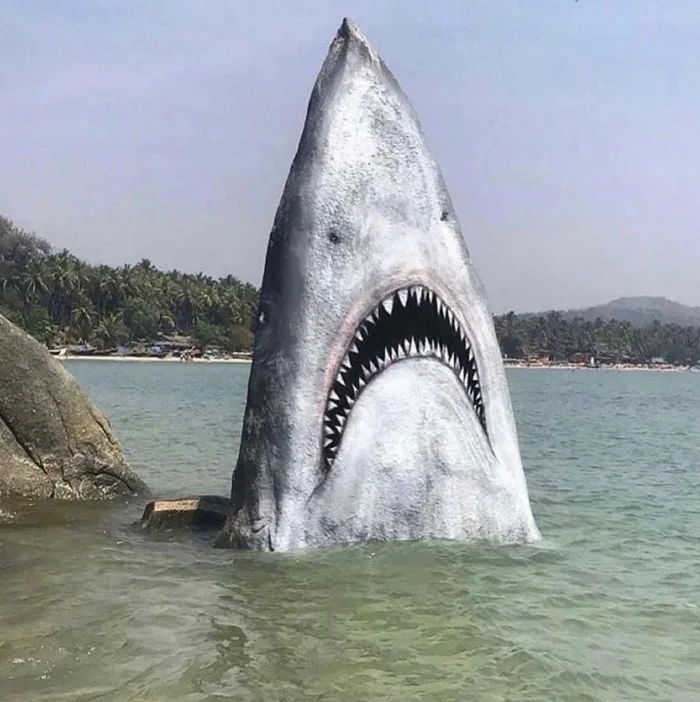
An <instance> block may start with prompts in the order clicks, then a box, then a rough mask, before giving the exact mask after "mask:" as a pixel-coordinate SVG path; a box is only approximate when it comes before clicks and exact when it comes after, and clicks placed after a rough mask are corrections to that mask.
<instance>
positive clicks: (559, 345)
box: [495, 312, 700, 365]
mask: <svg viewBox="0 0 700 702" xmlns="http://www.w3.org/2000/svg"><path fill="white" fill-rule="evenodd" d="M495 323H496V335H497V336H498V341H499V344H500V346H501V351H502V353H503V355H504V356H507V357H509V358H526V357H528V356H542V355H546V356H549V357H550V358H551V359H552V360H553V361H568V360H571V358H572V357H573V356H574V355H576V354H590V355H592V356H594V357H595V358H596V359H598V360H599V361H601V362H631V363H648V362H650V361H652V360H654V359H664V360H665V361H666V362H668V363H673V364H677V365H697V364H698V362H700V327H684V326H680V325H678V324H662V323H661V322H660V321H658V320H657V321H654V322H652V323H651V324H649V325H647V326H643V327H636V326H634V325H632V324H630V323H629V322H621V321H618V320H615V319H613V320H610V321H604V320H602V319H600V318H599V319H596V320H595V321H587V320H584V319H581V318H580V317H579V318H574V319H571V320H566V319H564V318H563V317H562V315H561V314H560V313H559V312H549V313H547V314H545V315H529V314H528V315H518V314H515V313H514V312H509V313H508V314H505V315H502V316H499V317H496V318H495Z"/></svg>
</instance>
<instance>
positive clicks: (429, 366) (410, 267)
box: [218, 19, 539, 550]
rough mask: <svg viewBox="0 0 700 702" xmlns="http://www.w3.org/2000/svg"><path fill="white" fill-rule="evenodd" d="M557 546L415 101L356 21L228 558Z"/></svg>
mask: <svg viewBox="0 0 700 702" xmlns="http://www.w3.org/2000/svg"><path fill="white" fill-rule="evenodd" d="M538 536H539V534H538V531H537V527H536V525H535V521H534V518H533V515H532V512H531V508H530V503H529V498H528V492H527V486H526V481H525V476H524V474H523V469H522V463H521V458H520V451H519V446H518V439H517V435H516V429H515V423H514V420H513V414H512V410H511V403H510V397H509V393H508V386H507V383H506V377H505V372H504V368H503V362H502V359H501V354H500V351H499V347H498V343H497V340H496V335H495V331H494V326H493V320H492V317H491V314H490V312H489V310H488V306H487V302H486V297H485V294H484V291H483V288H482V286H481V283H480V282H479V279H478V276H477V273H476V271H475V269H474V266H473V264H472V262H471V259H470V256H469V253H468V251H467V248H466V245H465V242H464V239H463V237H462V233H461V230H460V225H459V222H458V220H457V216H456V214H455V211H454V208H453V206H452V202H451V200H450V197H449V195H448V193H447V189H446V187H445V184H444V182H443V178H442V176H441V174H440V170H439V168H438V166H437V164H436V163H435V161H434V159H433V158H432V156H431V155H430V152H429V150H428V147H427V145H426V141H425V138H424V136H423V133H422V131H421V127H420V125H419V122H418V120H417V118H416V115H415V114H414V111H413V109H412V107H411V105H410V104H409V102H408V100H407V98H406V96H405V95H404V93H403V92H402V90H401V88H400V87H399V85H398V83H397V82H396V80H395V79H394V77H393V76H392V74H391V73H390V72H389V70H388V69H387V67H386V66H385V64H384V62H383V61H382V59H381V58H380V57H379V56H378V54H377V52H376V50H375V49H374V48H373V47H372V46H371V45H370V44H369V42H368V41H367V40H366V39H365V37H364V36H363V35H362V34H361V32H360V30H359V29H358V28H357V26H355V25H354V24H353V23H352V22H351V21H350V20H347V19H346V20H344V21H343V23H342V26H341V28H340V30H339V31H338V33H337V35H336V37H335V40H334V41H333V43H332V45H331V47H330V50H329V53H328V56H327V58H326V60H325V62H324V64H323V67H322V68H321V72H320V73H319V75H318V78H317V80H316V83H315V86H314V88H313V92H312V95H311V99H310V102H309V106H308V112H307V117H306V123H305V125H304V130H303V133H302V136H301V140H300V143H299V147H298V151H297V154H296V156H295V158H294V162H293V164H292V167H291V171H290V173H289V176H288V179H287V183H286V186H285V189H284V193H283V196H282V200H281V202H280V205H279V208H278V211H277V215H276V218H275V221H274V225H273V229H272V233H271V234H270V240H269V246H268V251H267V259H266V263H265V272H264V276H263V282H262V288H261V293H260V302H259V309H258V320H257V330H256V338H255V348H254V352H253V363H252V367H251V372H250V379H249V386H248V401H247V407H246V411H245V419H244V424H243V434H242V439H241V446H240V452H239V456H238V462H237V464H236V468H235V470H234V475H233V486H232V500H231V513H230V515H229V518H228V520H227V523H226V526H225V527H224V530H223V532H222V534H221V535H220V536H219V539H218V545H220V546H234V547H242V548H249V549H261V550H288V549H295V548H301V547H305V546H314V545H322V544H330V543H338V542H350V541H359V540H368V539H380V540H391V539H396V540H399V539H418V538H446V539H459V540H470V539H488V540H494V541H501V542H525V541H531V540H534V539H537V538H538Z"/></svg>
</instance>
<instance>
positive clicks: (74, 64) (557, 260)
mask: <svg viewBox="0 0 700 702" xmlns="http://www.w3.org/2000/svg"><path fill="white" fill-rule="evenodd" d="M344 14H347V15H349V16H351V17H352V18H353V19H355V21H356V22H357V23H358V24H359V25H360V27H361V28H362V29H363V31H364V32H365V34H367V36H368V37H369V39H370V40H371V41H372V42H373V43H374V44H375V45H376V46H377V47H378V49H379V51H380V53H381V54H382V56H383V57H384V59H385V61H386V62H387V64H388V65H389V67H390V69H391V70H392V71H393V73H394V74H395V75H396V77H397V79H398V80H399V82H400V83H401V84H402V86H403V88H404V90H405V91H406V92H407V94H408V96H409V98H410V99H411V101H412V102H413V104H414V106H415V108H416V110H417V112H418V114H419V116H420V118H421V121H422V124H423V127H424V130H425V132H426V134H427V136H428V139H429V142H430V145H431V147H432V149H433V151H434V153H435V155H436V157H437V160H438V162H439V163H440V165H441V168H442V170H443V172H444V174H445V178H446V181H447V184H448V188H449V190H450V192H451V195H452V198H453V200H454V202H455V206H456V208H457V212H458V214H459V217H460V220H461V222H462V227H463V230H464V233H465V237H466V239H467V243H468V245H469V247H470V250H471V253H472V256H473V258H474V260H475V262H476V265H477V268H478V269H479V271H480V273H481V277H482V278H483V279H484V282H485V284H486V288H487V291H488V293H489V298H490V301H491V306H492V308H493V310H494V311H496V312H503V311H506V310H508V309H515V310H518V311H524V310H540V309H548V308H552V307H561V308H567V307H577V306H584V305H590V304H595V303H598V302H603V301H606V300H608V299H610V298H613V297H616V296H619V295H644V294H650V295H665V296H668V297H671V298H674V299H676V300H679V301H680V302H685V303H690V304H695V305H700V194H699V193H698V190H699V189H700V39H699V37H700V3H698V0H676V1H674V2H671V1H670V0H656V1H654V0H579V1H578V2H575V0H537V2H533V1H531V0H522V1H519V2H518V1H516V0H508V1H506V0H503V1H502V2H498V1H496V0H482V1H477V0H454V1H450V0H440V1H435V2H426V1H424V0H421V1H418V0H416V1H415V2H409V1H407V0H396V1H393V2H392V1H389V0H383V1H382V2H378V1H377V0H367V1H366V2H361V1H359V0H358V1H353V0H347V1H346V2H343V3H341V2H327V1H323V0H316V1H315V2H311V1H306V0H294V1H291V0H279V1H276V2H272V1H262V0H261V1H257V0H256V1H255V2H253V1H252V0H245V1H240V2H234V1H233V0H229V1H227V2H223V1H222V2H218V1H216V0H201V1H200V2H195V1H194V0H191V1H189V2H186V1H184V0H162V1H159V0H148V1H146V0H143V1H138V2H137V1H136V0H90V1H89V2H88V1H87V0H82V1H81V0H55V1H54V2H50V1H49V0H33V1H32V2H27V1H26V0H0V166H1V167H0V213H2V214H4V215H6V216H8V217H10V218H11V219H13V220H14V221H15V222H16V223H17V224H18V225H20V226H23V227H25V228H29V229H33V230H34V231H36V232H37V233H38V234H40V235H41V236H43V237H45V238H47V239H49V241H50V242H51V243H52V244H53V245H54V246H55V247H57V248H62V247H67V248H69V249H70V250H71V251H73V252H74V253H75V254H77V255H78V256H80V257H82V258H85V259H88V260H90V261H93V262H105V263H109V264H121V263H123V262H126V261H129V262H135V261H138V260H139V259H141V258H149V259H151V260H152V261H153V262H154V263H155V264H156V265H158V266H159V267H161V268H179V269H180V270H183V271H193V272H196V271H199V270H203V271H205V272H206V273H209V274H211V275H215V276H216V275H225V274H227V273H233V274H235V275H237V276H239V277H241V278H243V279H245V280H248V281H250V282H252V283H254V284H255V285H259V283H260V280H261V277H262V269H263V263H264V256H265V250H266V246H267V237H268V233H269V229H270V226H271V223H272V219H273V217H274V213H275V209H276V207H277V203H278V200H279V197H280V194H281V190H282V187H283V184H284V180H285V178H286V175H287V171H288V168H289V165H290V163H291V159H292V157H293V155H294V152H295V149H296V145H297V141H298V138H299V135H300V132H301V127H302V124H303V120H304V115H305V111H306V104H307V101H308V97H309V93H310V90H311V87H312V85H313V82H314V79H315V77H316V73H317V71H318V69H319V68H320V66H321V63H322V61H323V58H324V56H325V54H326V51H327V49H328V46H329V43H330V42H331V40H332V38H333V36H334V34H335V32H336V30H337V27H338V25H339V23H340V21H341V19H342V16H343V15H344Z"/></svg>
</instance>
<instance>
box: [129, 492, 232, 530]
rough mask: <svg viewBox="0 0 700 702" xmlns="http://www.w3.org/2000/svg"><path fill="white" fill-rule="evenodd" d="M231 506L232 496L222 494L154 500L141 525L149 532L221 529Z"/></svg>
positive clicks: (149, 504) (149, 505)
mask: <svg viewBox="0 0 700 702" xmlns="http://www.w3.org/2000/svg"><path fill="white" fill-rule="evenodd" d="M229 506H230V501H229V499H228V498H227V497H220V496H219V495H202V496H201V497H183V498H181V499H177V500H154V501H153V502H149V503H148V504H147V505H146V509H145V510H144V511H143V516H142V517H141V526H142V527H143V528H144V529H146V530H148V531H154V530H164V529H183V528H190V529H196V530H198V531H208V530H210V529H211V530H214V529H216V530H218V529H221V528H222V527H223V525H224V522H225V521H226V516H227V514H228V510H229Z"/></svg>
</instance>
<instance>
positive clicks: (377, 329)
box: [321, 276, 492, 472]
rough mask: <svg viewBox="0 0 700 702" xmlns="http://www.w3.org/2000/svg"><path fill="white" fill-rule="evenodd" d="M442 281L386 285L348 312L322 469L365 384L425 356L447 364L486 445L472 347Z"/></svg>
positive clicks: (328, 402) (328, 399)
mask: <svg viewBox="0 0 700 702" xmlns="http://www.w3.org/2000/svg"><path fill="white" fill-rule="evenodd" d="M446 292H447V291H445V289H444V288H443V286H440V285H436V284H434V283H431V282H430V281H429V280H428V279H427V278H426V276H420V277H413V278H412V279H410V280H409V281H404V282H403V284H399V285H397V284H396V283H395V284H394V285H391V286H389V287H388V288H386V289H385V290H384V291H383V292H382V293H381V294H379V295H378V296H377V297H376V298H375V299H376V300H378V302H375V303H374V304H372V305H370V306H369V308H367V307H365V308H364V312H363V313H361V314H360V315H352V316H351V317H350V318H349V320H348V322H349V323H348V324H346V325H345V326H346V327H347V328H348V329H351V330H352V332H351V335H350V334H348V333H347V332H346V333H345V334H343V335H341V340H340V342H339V343H338V344H337V346H336V349H335V353H334V354H333V355H334V356H335V357H336V358H338V357H339V358H340V361H339V362H338V361H337V360H336V363H335V364H333V365H332V368H333V375H332V376H330V379H329V382H328V383H327V391H326V394H325V407H324V411H323V427H322V437H321V447H322V448H321V456H322V460H321V463H322V468H323V470H324V471H326V472H327V471H329V470H330V469H331V468H332V466H333V463H334V461H335V458H336V454H337V453H338V450H339V448H340V444H341V442H342V438H343V434H344V429H345V425H346V422H347V421H348V419H349V417H350V415H351V413H352V409H353V407H354V405H355V403H356V402H357V401H358V399H359V397H360V395H361V394H362V392H363V391H364V389H365V387H366V386H367V385H368V384H369V383H371V382H372V381H373V380H374V379H375V378H376V377H377V376H378V375H379V374H380V373H382V372H383V371H384V370H385V369H386V368H388V367H389V366H391V365H392V364H394V363H399V362H402V361H405V360H409V359H429V360H431V359H432V360H434V361H436V362H439V363H442V364H443V365H445V366H447V367H448V368H449V369H450V370H451V371H452V372H453V373H454V375H455V378H456V380H457V382H458V383H459V384H460V385H461V387H462V388H463V390H464V393H465V402H466V403H467V404H468V405H469V406H470V407H471V408H472V410H473V412H474V413H475V415H476V418H477V419H478V422H479V425H480V427H481V429H482V431H483V435H484V438H485V440H486V442H487V444H488V447H489V449H490V450H492V449H491V445H490V438H489V431H488V426H487V422H486V409H485V402H484V396H483V390H482V383H481V377H480V375H479V369H478V363H477V357H476V352H475V346H474V344H473V342H472V341H471V339H470V336H469V334H468V332H467V331H466V329H467V324H465V323H463V322H462V321H461V317H462V315H460V314H459V312H457V311H456V309H455V308H457V307H458V306H457V305H454V307H453V306H451V305H450V304H448V302H447V300H448V299H449V298H450V295H449V294H446Z"/></svg>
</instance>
